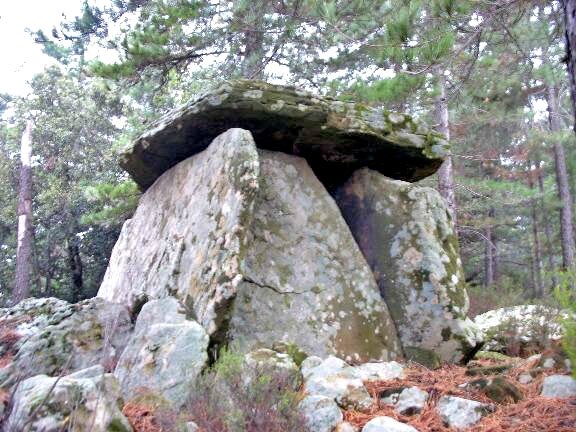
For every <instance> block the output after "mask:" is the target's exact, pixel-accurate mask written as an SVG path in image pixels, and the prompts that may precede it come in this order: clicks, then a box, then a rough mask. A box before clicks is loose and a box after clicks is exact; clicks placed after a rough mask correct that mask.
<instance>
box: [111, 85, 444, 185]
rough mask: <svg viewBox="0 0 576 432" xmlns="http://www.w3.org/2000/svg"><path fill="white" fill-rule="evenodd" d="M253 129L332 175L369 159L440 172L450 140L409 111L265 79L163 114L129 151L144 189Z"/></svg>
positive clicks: (397, 172) (392, 167) (396, 170)
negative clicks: (232, 132) (225, 137)
mask: <svg viewBox="0 0 576 432" xmlns="http://www.w3.org/2000/svg"><path fill="white" fill-rule="evenodd" d="M231 128H242V129H247V130H249V131H251V132H252V134H253V135H254V138H255V140H256V143H257V145H258V147H262V148H266V149H269V150H275V151H282V152H286V153H293V154H295V155H298V156H302V157H305V158H306V159H307V160H308V161H309V162H310V164H311V165H312V166H313V167H314V168H315V172H316V175H317V176H318V177H320V178H321V179H322V180H323V181H326V182H331V181H333V180H334V177H337V178H340V177H341V178H343V179H344V178H345V177H342V176H348V175H350V173H351V172H352V171H353V170H355V169H357V168H360V167H363V166H367V167H370V168H372V169H375V170H377V171H381V172H383V173H384V174H386V175H387V176H389V177H393V178H399V179H403V180H409V181H416V180H419V179H422V178H424V177H427V176H429V175H431V174H433V173H434V172H435V171H436V170H437V169H438V168H439V167H440V165H441V164H442V161H443V158H445V157H446V156H447V155H448V143H447V142H446V140H445V139H444V137H443V136H442V135H441V134H438V133H436V132H434V131H432V130H430V129H429V128H427V127H426V126H424V125H423V124H422V123H420V122H419V121H417V120H414V119H412V118H411V117H410V116H408V115H406V114H398V113H391V112H387V111H383V110H381V109H376V108H371V107H369V106H366V105H362V104H358V103H351V102H341V101H336V100H333V99H328V98H323V97H320V96H315V95H312V94H310V93H309V92H306V91H303V90H300V89H296V88H294V87H286V86H279V85H272V84H267V83H264V82H259V81H229V82H226V83H224V84H222V85H221V86H220V87H218V88H217V89H215V90H212V91H210V92H208V93H206V94H205V95H204V96H202V97H200V98H199V99H197V100H196V101H193V102H191V103H189V104H188V105H186V106H184V107H182V108H179V109H177V110H175V111H173V112H171V113H169V114H168V115H166V116H164V117H162V118H161V119H160V120H158V121H157V122H156V124H155V125H153V127H152V128H151V129H150V130H149V131H148V132H145V133H144V134H143V135H141V136H140V137H139V138H138V139H137V140H136V141H135V142H134V143H133V144H132V146H131V147H130V148H129V149H127V150H126V151H125V152H124V154H123V155H122V158H121V161H120V165H121V166H122V167H123V168H124V169H125V170H126V171H128V173H129V174H130V176H131V177H132V178H133V179H134V181H135V182H136V183H138V185H139V186H140V187H141V188H142V189H146V188H148V187H150V186H151V185H152V184H153V183H154V181H155V180H156V179H157V178H158V177H159V176H160V175H162V173H164V172H165V171H167V170H168V169H170V168H171V167H173V166H174V165H176V164H177V163H178V162H181V161H182V160H184V159H186V158H188V157H190V156H192V155H194V154H195V153H198V152H200V151H202V150H204V149H205V148H206V147H207V146H208V145H209V144H210V142H211V141H212V140H214V139H215V138H216V137H217V136H218V135H220V134H222V133H224V132H225V131H226V130H227V129H231Z"/></svg>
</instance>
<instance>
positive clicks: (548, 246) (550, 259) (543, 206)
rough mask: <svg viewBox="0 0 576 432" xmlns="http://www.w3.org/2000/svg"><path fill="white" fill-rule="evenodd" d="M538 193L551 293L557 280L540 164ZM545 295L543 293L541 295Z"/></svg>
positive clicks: (540, 165)
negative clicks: (550, 278)
mask: <svg viewBox="0 0 576 432" xmlns="http://www.w3.org/2000/svg"><path fill="white" fill-rule="evenodd" d="M538 168H539V170H538V191H539V192H540V208H541V213H542V223H543V224H544V235H545V236H546V251H547V255H548V258H547V261H548V271H549V272H550V273H551V274H552V286H551V290H550V291H553V290H554V288H555V287H556V285H558V280H557V279H556V276H555V275H554V248H553V247H552V227H551V225H550V219H549V218H548V210H547V209H546V202H545V199H544V192H545V191H544V175H543V174H542V164H541V163H540V164H539V166H538ZM542 294H543V295H545V292H543V293H542Z"/></svg>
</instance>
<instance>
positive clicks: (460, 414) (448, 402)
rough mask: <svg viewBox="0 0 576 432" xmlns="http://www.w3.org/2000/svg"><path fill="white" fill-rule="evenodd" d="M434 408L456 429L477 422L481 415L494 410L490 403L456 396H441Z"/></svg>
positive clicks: (445, 421) (448, 424) (443, 419)
mask: <svg viewBox="0 0 576 432" xmlns="http://www.w3.org/2000/svg"><path fill="white" fill-rule="evenodd" d="M436 409H437V410H438V413H439V414H440V417H441V418H442V421H443V422H444V423H445V424H446V425H447V426H450V427H453V428H455V429H457V430H462V429H466V428H468V427H470V426H472V425H474V424H476V423H478V422H479V421H480V419H481V418H482V417H484V416H485V415H487V414H488V413H490V412H492V411H493V410H494V408H493V407H492V406H490V405H487V404H483V403H480V402H476V401H472V400H468V399H462V398H459V397H456V396H442V397H441V398H440V400H439V401H438V405H436Z"/></svg>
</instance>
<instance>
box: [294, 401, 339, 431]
mask: <svg viewBox="0 0 576 432" xmlns="http://www.w3.org/2000/svg"><path fill="white" fill-rule="evenodd" d="M298 409H299V410H300V412H301V413H302V415H303V416H304V419H305V421H306V426H307V427H308V429H309V431H310V432H332V431H333V430H334V428H335V427H336V425H338V424H339V423H340V422H341V421H342V419H343V416H342V412H341V411H340V408H338V405H336V402H334V400H333V399H331V398H328V397H325V396H320V395H310V396H306V397H305V398H304V399H302V401H301V402H300V404H299V405H298Z"/></svg>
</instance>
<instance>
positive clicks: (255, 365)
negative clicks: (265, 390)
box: [244, 348, 302, 391]
mask: <svg viewBox="0 0 576 432" xmlns="http://www.w3.org/2000/svg"><path fill="white" fill-rule="evenodd" d="M244 364H245V365H246V367H249V368H252V369H254V370H255V371H256V372H258V375H261V374H269V375H274V376H275V377H277V378H278V379H280V380H281V381H284V380H285V382H286V384H287V385H288V386H289V387H290V388H291V389H292V390H293V391H297V390H298V388H299V387H300V385H301V384H302V374H301V373H300V368H299V367H298V366H296V363H294V360H292V357H290V356H289V355H288V354H284V353H278V352H276V351H273V350H269V349H266V348H260V349H258V350H256V351H252V352H249V353H248V354H246V355H245V356H244Z"/></svg>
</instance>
